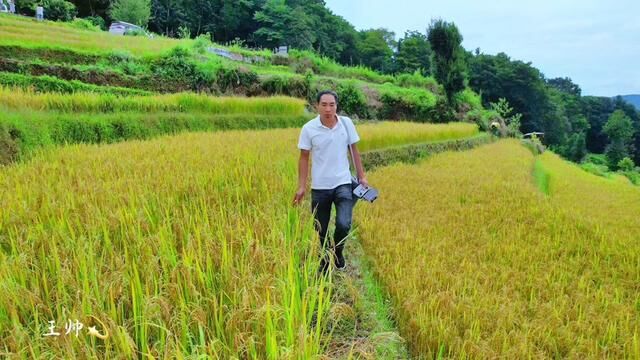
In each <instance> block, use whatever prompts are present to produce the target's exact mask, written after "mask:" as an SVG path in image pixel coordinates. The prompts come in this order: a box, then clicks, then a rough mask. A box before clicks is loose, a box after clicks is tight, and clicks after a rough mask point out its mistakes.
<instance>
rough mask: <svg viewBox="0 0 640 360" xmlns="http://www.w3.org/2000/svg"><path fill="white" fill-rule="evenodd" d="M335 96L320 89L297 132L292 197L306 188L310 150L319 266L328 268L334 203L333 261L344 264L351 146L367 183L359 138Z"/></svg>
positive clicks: (298, 196)
mask: <svg viewBox="0 0 640 360" xmlns="http://www.w3.org/2000/svg"><path fill="white" fill-rule="evenodd" d="M337 107H338V96H337V95H336V93H335V92H333V91H322V92H320V93H319V94H318V96H317V98H316V108H317V110H318V116H317V117H316V118H314V119H312V120H310V121H309V122H307V123H306V124H305V125H304V126H303V127H302V131H301V132H300V138H299V140H298V148H299V149H300V160H299V161H298V191H297V192H296V194H295V197H294V199H293V203H294V204H299V203H300V202H301V201H302V199H303V197H304V195H305V192H306V187H307V178H308V175H309V154H311V157H312V170H311V209H312V211H313V212H314V218H315V227H316V231H317V232H318V234H319V235H320V244H321V246H322V249H323V256H322V260H321V263H320V268H321V270H322V271H323V272H325V271H326V270H327V267H328V265H329V262H328V261H327V258H326V254H325V251H324V250H326V249H327V248H328V246H327V241H326V237H327V228H328V226H329V219H330V217H331V207H332V206H333V205H335V207H336V228H335V233H334V236H333V240H334V245H333V249H332V250H333V251H334V252H335V265H336V267H337V268H338V269H344V268H345V265H346V264H345V260H344V254H343V249H344V244H345V241H346V238H347V235H349V231H350V230H351V215H352V211H353V204H354V200H355V199H354V197H353V193H352V191H351V172H350V171H349V149H348V146H351V147H352V151H353V157H354V162H355V164H354V166H355V168H356V172H357V177H358V179H359V182H360V184H362V185H363V186H368V183H367V178H366V177H365V174H364V169H363V167H362V161H361V160H360V153H359V152H358V148H357V146H356V144H355V143H357V142H358V141H359V140H360V137H359V136H358V133H357V132H356V128H355V126H354V125H353V122H352V121H351V119H349V118H348V117H339V116H338V115H337V114H336V111H337Z"/></svg>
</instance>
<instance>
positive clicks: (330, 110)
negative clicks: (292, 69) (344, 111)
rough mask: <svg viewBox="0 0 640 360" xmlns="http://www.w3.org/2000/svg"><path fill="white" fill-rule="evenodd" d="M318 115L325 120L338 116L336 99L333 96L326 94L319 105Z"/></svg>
mask: <svg viewBox="0 0 640 360" xmlns="http://www.w3.org/2000/svg"><path fill="white" fill-rule="evenodd" d="M318 114H320V116H322V117H323V118H325V119H330V118H332V117H334V116H335V115H336V98H334V97H333V95H331V94H324V95H322V96H321V97H320V102H319V103H318Z"/></svg>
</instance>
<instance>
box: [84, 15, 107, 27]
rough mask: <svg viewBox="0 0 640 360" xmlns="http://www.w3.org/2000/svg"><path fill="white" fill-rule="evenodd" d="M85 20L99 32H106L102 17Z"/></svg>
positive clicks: (88, 17)
mask: <svg viewBox="0 0 640 360" xmlns="http://www.w3.org/2000/svg"><path fill="white" fill-rule="evenodd" d="M85 19H86V20H87V21H90V22H91V23H92V24H93V25H94V26H97V27H98V28H100V30H107V23H106V22H105V21H104V18H103V17H102V16H97V15H96V16H87V17H86V18H85Z"/></svg>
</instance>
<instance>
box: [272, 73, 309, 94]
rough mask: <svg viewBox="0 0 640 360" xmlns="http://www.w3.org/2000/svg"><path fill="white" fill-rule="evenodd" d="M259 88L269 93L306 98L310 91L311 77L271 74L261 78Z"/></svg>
mask: <svg viewBox="0 0 640 360" xmlns="http://www.w3.org/2000/svg"><path fill="white" fill-rule="evenodd" d="M260 88H261V89H262V91H264V92H265V93H267V94H269V95H287V96H292V97H297V98H301V99H307V98H308V97H309V93H310V91H311V78H310V77H308V76H300V75H273V76H270V77H268V78H265V79H263V80H262V82H261V84H260Z"/></svg>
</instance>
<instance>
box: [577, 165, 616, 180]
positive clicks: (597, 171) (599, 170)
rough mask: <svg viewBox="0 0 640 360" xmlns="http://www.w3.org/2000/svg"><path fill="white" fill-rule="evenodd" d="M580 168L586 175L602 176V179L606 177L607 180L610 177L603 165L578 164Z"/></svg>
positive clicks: (607, 169)
mask: <svg viewBox="0 0 640 360" xmlns="http://www.w3.org/2000/svg"><path fill="white" fill-rule="evenodd" d="M580 167H581V168H582V169H583V170H584V171H586V172H588V173H591V174H593V175H597V176H602V177H606V178H608V177H609V176H610V175H609V168H608V167H606V166H605V165H598V164H594V163H590V162H586V163H582V164H580Z"/></svg>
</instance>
